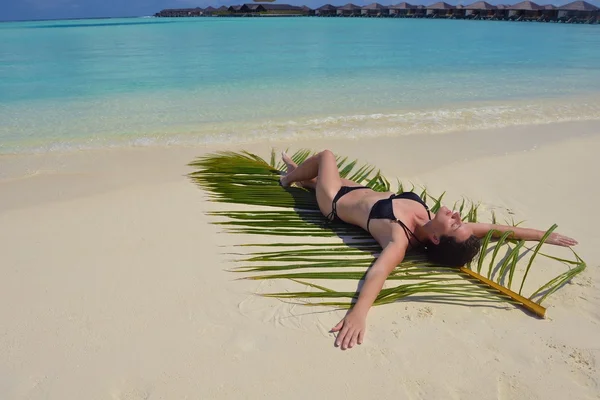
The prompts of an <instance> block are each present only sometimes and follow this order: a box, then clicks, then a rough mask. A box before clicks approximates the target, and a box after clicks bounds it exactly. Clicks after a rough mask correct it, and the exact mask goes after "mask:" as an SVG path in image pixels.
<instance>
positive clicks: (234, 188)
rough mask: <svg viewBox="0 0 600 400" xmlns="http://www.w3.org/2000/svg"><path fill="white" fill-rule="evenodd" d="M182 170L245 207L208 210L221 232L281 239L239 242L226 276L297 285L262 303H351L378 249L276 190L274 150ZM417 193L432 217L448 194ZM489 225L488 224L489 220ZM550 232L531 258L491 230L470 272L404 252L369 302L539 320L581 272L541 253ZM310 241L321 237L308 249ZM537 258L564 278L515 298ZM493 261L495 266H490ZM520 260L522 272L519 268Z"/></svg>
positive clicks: (352, 167)
mask: <svg viewBox="0 0 600 400" xmlns="http://www.w3.org/2000/svg"><path fill="white" fill-rule="evenodd" d="M312 154H314V153H313V152H311V151H309V150H300V151H298V152H296V153H294V154H293V155H292V156H291V158H292V160H294V162H296V163H301V162H303V161H304V160H306V159H307V158H308V157H309V156H311V155H312ZM337 161H338V167H339V169H340V175H341V176H342V177H346V178H349V179H351V180H353V181H355V182H358V183H359V184H363V185H365V186H369V187H371V188H372V189H373V190H376V191H389V190H390V183H389V181H388V180H387V179H386V178H385V177H383V176H382V175H381V173H380V172H379V171H378V170H376V168H375V167H373V166H370V165H366V164H365V165H359V163H358V162H357V161H356V160H354V161H348V159H347V158H341V157H338V159H337ZM189 165H190V166H191V167H193V168H194V169H195V171H194V172H192V173H190V174H189V178H190V179H191V180H192V181H193V182H194V183H196V184H197V185H199V186H200V187H201V188H203V189H205V190H206V191H207V192H208V194H209V197H210V199H211V200H212V201H215V202H221V203H230V204H244V205H248V206H249V207H248V210H247V211H217V212H211V213H210V215H211V216H213V217H214V218H215V221H214V223H215V224H218V225H220V226H221V227H222V228H223V230H224V231H226V232H232V233H244V234H246V235H257V237H265V238H269V237H271V238H272V237H273V236H279V237H280V239H281V241H280V242H272V241H271V242H269V243H263V244H260V243H255V244H242V245H241V246H242V247H244V248H250V249H252V250H251V251H250V253H246V254H232V255H233V256H235V262H236V263H237V264H239V265H240V266H238V267H236V268H234V269H233V271H235V272H236V273H243V274H245V275H244V278H245V279H253V280H273V279H285V280H290V281H292V282H295V283H297V284H298V285H300V286H303V287H304V289H303V290H299V291H296V292H276V293H267V294H263V296H266V297H275V298H279V299H287V300H290V299H291V300H293V301H297V302H300V303H302V304H306V305H311V306H317V305H320V306H335V307H342V308H347V307H351V305H352V303H353V301H355V300H356V298H357V296H358V293H357V291H356V286H357V283H358V282H359V281H360V280H361V279H363V278H364V275H365V273H366V270H367V269H368V268H369V266H370V265H371V264H373V262H374V261H375V259H376V255H377V253H378V252H379V251H380V250H381V249H380V248H379V246H378V244H377V243H376V242H375V240H374V239H373V238H372V237H371V236H370V235H369V234H368V233H367V232H365V231H363V230H362V229H360V228H358V227H355V226H352V225H349V224H343V223H332V222H329V221H328V220H327V219H325V217H323V216H322V215H321V213H320V212H319V208H318V205H317V202H316V199H315V196H314V193H313V192H312V191H309V190H307V189H304V188H299V187H290V188H283V187H281V186H280V185H279V177H280V175H281V172H280V170H281V169H282V168H283V167H284V165H283V164H282V163H277V162H276V156H275V152H272V153H271V158H270V162H269V163H267V162H266V161H265V160H263V159H262V158H260V157H258V156H257V155H254V154H251V153H248V152H241V153H234V152H221V153H216V154H209V155H206V156H203V157H200V158H198V159H196V160H194V161H193V162H192V163H190V164H189ZM398 187H399V191H402V190H403V189H404V187H405V186H404V185H403V184H402V183H401V182H400V181H398ZM411 190H412V191H414V190H415V186H414V185H412V189H411ZM418 194H419V195H420V196H421V198H423V199H429V200H432V201H433V203H434V205H433V207H432V211H433V212H437V211H438V210H439V208H440V206H441V201H442V198H443V197H444V195H445V194H446V192H444V193H442V194H441V195H440V196H438V197H435V196H432V195H431V194H430V193H429V192H428V191H427V189H426V188H421V192H420V193H418ZM456 206H458V207H459V211H460V212H461V213H463V214H464V215H465V218H464V219H465V220H466V221H469V222H476V221H477V218H478V215H477V213H478V208H479V204H475V203H473V202H471V201H469V200H467V199H464V198H463V199H462V200H461V202H460V204H458V203H457V204H455V206H454V207H455V208H456ZM275 208H277V209H275ZM492 218H493V219H494V220H495V218H496V216H495V214H492ZM555 228H556V226H555V225H554V226H552V227H551V228H550V229H549V230H548V231H547V233H546V235H544V237H543V238H542V240H541V241H540V242H539V243H538V245H537V246H536V247H535V249H534V250H533V252H532V251H531V249H529V248H527V247H526V246H525V243H524V242H522V241H520V242H516V243H515V244H513V241H510V240H508V237H509V235H510V233H505V234H503V235H502V236H501V237H500V238H499V239H498V240H496V241H493V240H492V232H490V233H489V234H488V235H487V236H486V237H485V238H484V240H483V243H482V250H481V256H480V258H479V260H478V261H477V262H476V263H473V265H472V266H469V268H466V267H463V268H460V269H457V268H449V267H444V266H439V265H435V264H432V263H431V262H429V261H428V260H427V259H426V258H425V257H424V256H423V255H422V254H418V253H409V254H407V255H406V257H405V259H404V260H403V261H402V263H401V264H399V265H398V266H397V267H396V269H395V270H394V271H393V272H392V273H391V274H390V276H389V277H388V284H390V286H391V287H387V288H384V289H383V290H382V291H381V292H380V293H379V296H378V297H377V299H376V301H375V303H374V304H375V305H382V304H389V303H393V302H397V301H399V300H402V299H404V298H406V297H407V296H411V295H420V296H422V298H423V296H426V297H425V298H426V299H428V300H430V301H433V302H439V301H443V302H449V303H456V304H468V303H467V302H469V301H472V300H473V299H476V300H477V301H479V302H483V303H487V302H491V303H498V302H506V303H510V304H517V305H523V306H524V307H526V308H528V309H530V310H532V311H534V312H535V313H537V314H538V315H542V316H543V314H544V308H543V307H541V306H540V304H541V303H542V301H544V300H545V299H546V298H547V297H548V296H549V295H551V294H552V293H554V292H555V291H556V290H558V289H559V288H560V287H562V286H563V285H564V284H565V283H566V282H568V281H569V280H570V279H572V278H573V277H574V276H576V275H577V274H579V273H581V272H582V271H583V270H584V269H585V267H586V264H585V262H584V261H583V260H582V259H581V258H580V257H579V256H578V255H577V254H576V253H575V252H573V256H574V257H575V259H573V260H571V259H564V258H558V257H555V256H551V255H548V254H545V253H542V252H541V251H540V250H541V249H542V247H543V245H544V242H545V240H546V239H547V237H548V236H549V235H550V233H551V232H552V231H553V230H554V229H555ZM310 237H319V238H321V239H319V242H316V241H314V240H311V239H310ZM340 239H341V241H340ZM270 240H272V239H270ZM323 240H325V241H326V242H325V243H323V242H322V241H323ZM511 245H512V247H511ZM502 254H504V256H501V255H502ZM530 254H531V255H530ZM537 256H541V257H544V258H545V259H546V260H550V261H552V262H554V263H557V264H560V265H563V266H564V267H565V268H566V271H564V272H561V273H560V274H559V275H557V276H556V277H554V278H552V279H550V280H549V281H547V282H546V283H544V284H543V285H541V286H540V287H539V288H538V289H536V290H534V291H533V292H532V294H531V295H530V297H529V298H525V297H522V296H520V295H521V294H522V291H523V288H524V285H525V281H526V279H527V278H528V276H529V275H530V273H531V272H532V271H533V270H534V268H533V266H534V259H535V258H536V257H537ZM498 257H500V258H501V259H500V261H498V262H497V259H498ZM487 259H489V266H488V271H487V278H485V277H483V276H481V275H479V274H480V273H481V270H482V269H483V266H484V262H486V261H487ZM525 262H526V267H525V268H524V271H523V268H520V267H521V265H520V264H522V263H525ZM470 268H473V269H470ZM515 280H517V281H519V283H518V285H519V294H517V293H514V292H512V291H511V290H510V288H511V287H512V285H513V282H514V281H515ZM315 281H319V282H322V281H329V282H330V283H329V284H333V283H334V282H340V283H344V282H346V283H347V285H346V286H347V287H348V289H347V290H342V289H339V290H335V289H332V288H329V287H327V286H325V285H322V284H320V283H319V284H317V283H315ZM505 282H506V284H505Z"/></svg>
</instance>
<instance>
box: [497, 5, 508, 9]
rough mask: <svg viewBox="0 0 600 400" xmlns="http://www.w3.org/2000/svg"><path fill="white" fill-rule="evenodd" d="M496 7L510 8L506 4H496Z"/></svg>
mask: <svg viewBox="0 0 600 400" xmlns="http://www.w3.org/2000/svg"><path fill="white" fill-rule="evenodd" d="M496 8H497V9H498V10H506V9H507V8H510V6H509V5H507V4H498V5H496Z"/></svg>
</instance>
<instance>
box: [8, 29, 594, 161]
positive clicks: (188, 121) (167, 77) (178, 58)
mask: <svg viewBox="0 0 600 400" xmlns="http://www.w3.org/2000/svg"><path fill="white" fill-rule="evenodd" d="M585 119H600V27H599V26H589V25H565V24H538V23H536V24H534V23H510V22H484V21H441V20H410V19H348V18H339V19H338V18H333V19H332V18H274V19H269V18H198V19H173V20H170V19H152V18H149V19H122V20H101V21H98V20H93V21H49V22H27V23H4V24H0V153H13V152H40V151H41V152H44V151H53V150H68V149H76V148H90V147H91V148H93V147H106V146H109V147H110V146H130V145H136V146H139V145H154V144H158V145H163V144H177V143H182V144H185V143H208V142H232V141H234V142H239V141H251V140H262V139H292V138H296V137H304V138H306V137H323V136H335V137H339V136H349V137H359V136H379V135H404V134H421V133H431V132H436V133H443V132H450V131H455V130H462V129H476V128H488V127H498V126H510V125H516V124H532V123H547V122H553V121H569V120H585Z"/></svg>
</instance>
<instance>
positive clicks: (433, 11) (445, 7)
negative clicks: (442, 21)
mask: <svg viewBox="0 0 600 400" xmlns="http://www.w3.org/2000/svg"><path fill="white" fill-rule="evenodd" d="M455 10H456V7H455V6H453V5H451V4H448V3H444V2H443V1H440V2H437V3H434V4H432V5H429V6H427V13H426V16H427V18H451V17H452V16H453V15H454V11H455Z"/></svg>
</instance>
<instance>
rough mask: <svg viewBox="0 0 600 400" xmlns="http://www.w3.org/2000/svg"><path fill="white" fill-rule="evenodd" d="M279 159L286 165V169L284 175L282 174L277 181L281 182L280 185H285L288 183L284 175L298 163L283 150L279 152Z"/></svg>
mask: <svg viewBox="0 0 600 400" xmlns="http://www.w3.org/2000/svg"><path fill="white" fill-rule="evenodd" d="M281 161H283V163H284V164H285V166H286V167H287V171H286V173H285V175H283V176H282V177H281V178H279V182H281V186H284V187H285V186H289V185H290V184H289V183H288V181H287V179H286V177H287V176H288V175H289V173H290V172H292V171H293V170H295V169H296V167H298V165H297V164H296V163H295V162H294V161H293V160H292V159H291V158H290V156H288V155H287V154H286V153H285V152H284V151H282V152H281Z"/></svg>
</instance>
